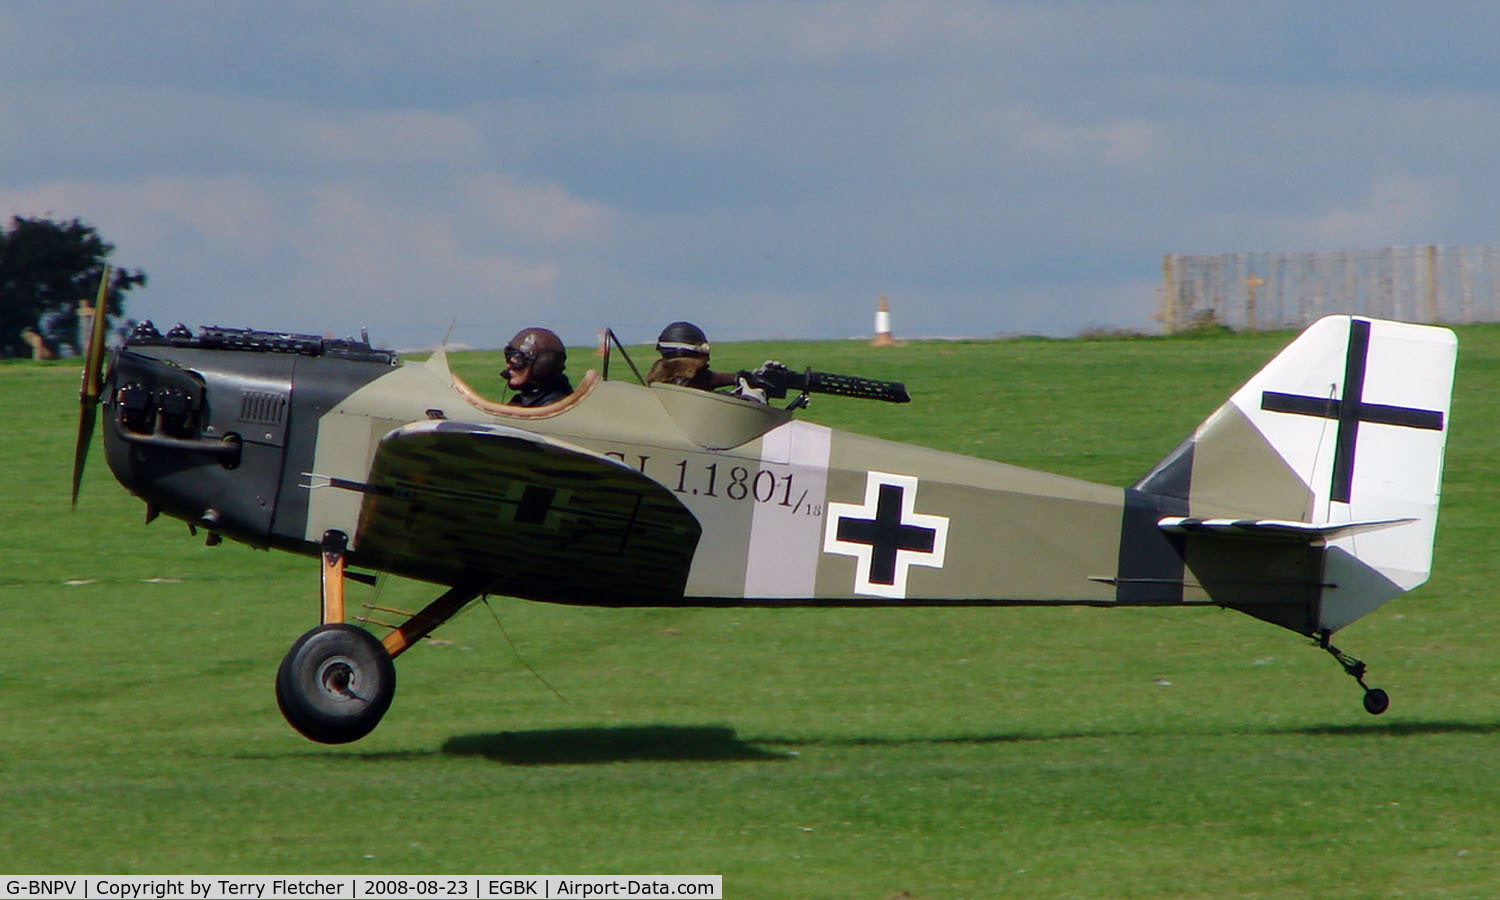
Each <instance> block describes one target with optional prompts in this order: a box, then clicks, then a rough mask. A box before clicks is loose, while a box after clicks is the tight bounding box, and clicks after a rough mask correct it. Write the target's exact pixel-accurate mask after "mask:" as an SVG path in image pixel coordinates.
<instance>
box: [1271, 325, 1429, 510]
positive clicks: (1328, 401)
mask: <svg viewBox="0 0 1500 900" xmlns="http://www.w3.org/2000/svg"><path fill="white" fill-rule="evenodd" d="M1369 356H1370V323H1369V322H1368V321H1365V320H1363V319H1354V320H1352V321H1351V322H1350V323H1349V354H1348V356H1347V357H1346V358H1345V360H1344V398H1343V399H1342V400H1335V399H1333V398H1332V397H1308V396H1303V395H1300V394H1283V393H1279V392H1277V391H1264V392H1262V393H1261V395H1260V408H1261V409H1264V410H1266V411H1268V412H1280V413H1292V414H1293V415H1298V416H1319V417H1321V418H1324V419H1335V420H1337V421H1338V438H1337V440H1336V441H1335V442H1334V447H1333V485H1332V492H1331V495H1332V499H1334V500H1335V501H1337V502H1339V503H1348V502H1349V491H1350V486H1351V485H1352V484H1353V482H1354V447H1355V444H1356V443H1357V442H1358V441H1359V423H1360V422H1369V423H1371V424H1373V425H1397V426H1400V427H1402V428H1422V429H1426V430H1429V431H1442V430H1443V413H1442V411H1441V410H1434V409H1416V408H1414V407H1410V406H1386V405H1384V404H1380V403H1366V402H1365V399H1364V393H1365V363H1366V362H1367V361H1368V359H1369Z"/></svg>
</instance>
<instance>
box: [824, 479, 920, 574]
mask: <svg viewBox="0 0 1500 900" xmlns="http://www.w3.org/2000/svg"><path fill="white" fill-rule="evenodd" d="M905 493H906V488H904V487H902V486H901V485H899V484H882V485H880V494H879V498H880V499H879V500H878V501H877V502H876V506H875V518H873V519H860V518H856V517H854V516H840V517H839V520H838V531H837V535H838V539H839V540H840V541H843V542H845V543H849V544H869V545H870V546H871V547H872V548H873V552H872V553H871V554H870V573H869V581H870V583H871V584H895V583H896V553H897V551H899V550H913V551H916V552H918V553H931V552H932V548H933V545H934V543H935V542H936V540H937V529H936V528H926V527H923V526H921V525H908V524H905V523H903V522H902V521H901V500H902V497H903V496H904V495H905Z"/></svg>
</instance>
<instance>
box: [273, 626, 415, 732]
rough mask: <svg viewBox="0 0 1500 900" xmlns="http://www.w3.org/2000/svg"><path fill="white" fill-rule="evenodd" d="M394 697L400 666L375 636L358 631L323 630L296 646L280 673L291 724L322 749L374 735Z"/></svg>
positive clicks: (280, 692)
mask: <svg viewBox="0 0 1500 900" xmlns="http://www.w3.org/2000/svg"><path fill="white" fill-rule="evenodd" d="M395 695H396V666H395V665H394V664H393V663H392V662H391V656H390V654H389V653H387V652H386V649H385V647H384V646H383V645H382V644H381V643H380V641H378V640H376V639H375V636H374V635H372V634H370V633H369V632H368V631H365V630H364V629H363V628H358V627H356V626H354V625H344V624H337V625H320V626H318V627H317V628H314V629H313V630H311V631H309V632H307V633H306V634H304V635H302V636H301V637H300V638H298V639H297V641H296V643H294V644H292V649H290V650H288V651H287V654H286V657H285V658H284V659H282V661H281V668H280V669H278V670H277V672H276V703H277V705H278V706H280V707H281V714H282V715H283V716H285V717H286V720H287V722H288V723H290V724H291V726H292V727H293V728H295V729H297V730H298V731H299V732H301V733H302V734H303V735H304V736H305V737H307V738H310V739H312V740H314V741H318V742H319V743H323V744H347V743H349V742H350V741H357V740H359V739H360V738H362V737H364V736H365V735H367V734H369V733H370V732H371V731H373V730H374V729H375V726H376V725H378V724H380V719H381V717H382V716H384V715H385V712H386V710H387V709H389V708H390V705H391V698H392V697H394V696H395Z"/></svg>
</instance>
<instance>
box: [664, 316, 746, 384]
mask: <svg viewBox="0 0 1500 900" xmlns="http://www.w3.org/2000/svg"><path fill="white" fill-rule="evenodd" d="M708 350H709V347H708V335H706V334H704V333H703V329H702V328H699V327H698V326H697V325H694V324H693V323H692V322H673V323H672V324H671V325H668V326H667V327H666V328H663V329H662V330H661V336H659V337H658V338H657V339H656V352H657V353H660V354H661V359H658V360H657V361H656V362H654V363H652V364H651V369H650V371H648V372H647V373H646V381H647V382H648V383H650V382H658V381H664V382H666V383H668V384H680V385H684V386H686V387H694V388H698V389H699V390H704V391H711V390H714V389H715V388H721V387H730V386H732V385H735V384H738V383H739V376H737V375H735V374H734V373H731V372H714V371H712V370H710V369H709V367H708Z"/></svg>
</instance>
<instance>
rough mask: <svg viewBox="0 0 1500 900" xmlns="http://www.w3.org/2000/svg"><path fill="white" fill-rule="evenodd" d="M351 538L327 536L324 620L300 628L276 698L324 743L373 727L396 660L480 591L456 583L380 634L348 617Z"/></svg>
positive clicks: (297, 724)
mask: <svg viewBox="0 0 1500 900" xmlns="http://www.w3.org/2000/svg"><path fill="white" fill-rule="evenodd" d="M347 548H348V538H347V537H346V536H345V535H344V534H343V533H342V532H338V531H329V532H328V533H326V534H324V535H323V553H322V557H323V582H322V620H323V624H321V625H319V626H318V627H317V628H314V629H313V630H311V631H309V632H307V633H306V634H304V635H302V637H300V638H298V639H297V642H296V643H295V644H293V645H292V649H291V650H289V651H287V654H286V658H285V659H283V660H282V661H281V668H280V669H279V670H278V671H277V672H276V705H277V706H279V707H281V714H282V715H283V716H285V717H286V720H287V722H288V723H289V724H290V725H291V726H292V727H293V728H295V729H297V730H298V731H300V732H301V733H302V734H303V736H305V737H308V738H311V739H312V740H315V741H319V742H321V743H324V744H346V743H348V742H350V741H357V740H359V739H360V738H362V737H364V736H365V735H367V734H369V733H370V732H371V731H373V730H374V729H375V726H376V725H379V724H380V719H381V717H382V716H384V715H385V712H386V710H387V709H389V708H390V705H391V698H392V697H394V696H395V695H396V666H395V665H394V662H393V661H394V660H395V658H396V657H398V656H400V655H401V654H402V653H404V652H405V651H406V650H407V648H409V647H411V646H412V645H413V644H415V643H416V642H417V641H419V640H421V639H422V638H424V637H426V636H427V635H428V634H429V633H430V632H431V631H432V630H433V629H434V628H437V627H438V626H439V625H441V624H443V623H444V622H446V621H448V619H450V618H452V616H453V615H454V614H455V613H457V612H458V611H459V610H460V609H463V607H464V606H465V605H466V604H467V603H468V602H469V601H470V600H473V599H474V598H475V597H477V596H479V594H480V588H479V586H477V585H468V584H465V585H456V586H454V587H452V588H450V589H449V590H448V591H447V592H445V593H444V594H443V595H442V596H441V597H439V598H437V599H436V600H434V601H432V602H431V603H429V604H428V605H427V607H426V608H425V609H423V610H422V611H421V612H419V613H417V614H416V615H414V616H411V617H409V618H407V620H406V621H405V622H403V623H401V624H400V625H396V626H393V627H392V630H391V633H390V634H387V635H386V636H385V637H384V638H383V639H378V638H376V637H375V636H374V635H372V634H371V633H370V632H368V631H366V630H364V629H363V628H360V627H358V626H355V625H347V624H345V623H344V579H345V578H347V577H352V576H350V575H348V574H347V573H346V572H345V570H344V567H345V563H346V560H345V556H344V554H345V550H346V549H347Z"/></svg>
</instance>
